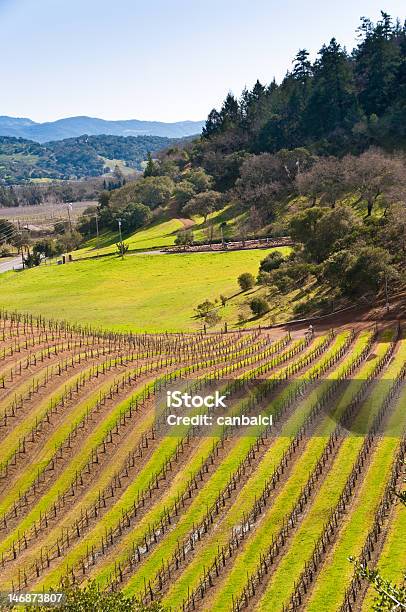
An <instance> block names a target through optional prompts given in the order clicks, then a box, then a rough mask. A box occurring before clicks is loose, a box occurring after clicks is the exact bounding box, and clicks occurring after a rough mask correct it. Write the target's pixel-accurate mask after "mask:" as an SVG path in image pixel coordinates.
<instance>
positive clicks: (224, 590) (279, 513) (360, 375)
mask: <svg viewBox="0 0 406 612" xmlns="http://www.w3.org/2000/svg"><path fill="white" fill-rule="evenodd" d="M388 347H389V344H388V343H387V342H381V343H380V344H379V345H378V346H377V348H376V351H375V358H373V359H371V360H369V361H368V362H367V363H365V364H364V365H363V366H362V367H361V368H360V370H359V371H358V372H357V374H356V375H355V376H354V377H353V379H352V381H351V382H350V384H349V386H348V387H347V389H346V391H345V393H344V394H343V396H342V397H341V399H340V401H339V403H338V406H337V408H336V410H335V418H334V420H333V419H330V418H329V417H327V419H326V420H327V422H324V421H323V422H322V423H321V425H320V431H319V433H320V435H317V436H316V435H315V436H313V437H312V438H311V439H310V440H309V442H308V444H307V445H306V448H305V450H304V451H303V453H302V455H301V457H300V459H299V462H298V465H297V466H296V467H295V470H294V472H293V473H292V474H291V476H290V477H289V479H288V481H287V482H286V484H285V486H284V487H283V488H282V490H281V491H280V492H279V493H278V494H277V496H276V498H275V500H274V503H273V505H272V506H271V507H270V508H269V510H268V511H267V512H266V514H265V515H264V516H263V517H262V520H261V521H260V523H259V525H258V527H257V529H255V530H254V531H253V532H252V533H251V534H250V536H249V537H248V539H247V540H246V541H245V544H244V546H243V547H242V549H240V552H239V554H238V555H237V556H236V558H235V561H234V565H233V566H232V568H231V570H230V571H229V572H228V573H226V575H225V576H224V578H223V580H221V581H219V583H218V584H217V586H216V588H215V592H214V593H213V594H212V595H211V598H210V604H209V605H210V606H211V607H212V609H219V610H221V609H226V608H227V607H228V606H229V605H230V602H231V599H232V595H233V594H234V595H235V594H236V593H237V594H238V592H239V590H240V588H239V587H240V585H242V584H245V581H246V576H247V573H248V574H251V573H253V572H254V571H255V568H256V566H257V564H258V561H259V555H260V553H263V552H265V551H266V550H267V549H268V547H269V545H270V543H271V541H272V537H273V536H276V534H277V533H278V531H279V530H280V528H281V526H282V522H283V519H284V517H286V516H287V515H288V513H289V511H290V509H291V508H292V507H293V506H294V504H295V503H296V500H297V499H298V497H299V496H300V493H301V490H302V488H303V486H304V485H305V484H306V482H307V480H308V476H309V473H311V471H312V470H313V468H314V466H315V465H316V463H317V460H318V458H319V457H320V455H321V453H322V452H323V448H324V446H325V443H326V441H327V439H328V436H329V434H330V433H331V431H333V429H334V427H335V425H336V419H337V418H338V417H339V415H340V414H341V413H342V411H343V410H344V409H345V407H346V406H347V405H348V403H349V402H350V401H351V399H352V397H353V396H354V394H355V393H356V392H357V390H358V388H359V387H360V386H361V384H362V381H363V380H364V379H365V378H366V377H367V376H368V374H369V373H370V372H372V371H373V369H374V367H375V365H376V362H377V359H378V357H380V356H382V355H384V354H385V353H386V351H387V350H388Z"/></svg>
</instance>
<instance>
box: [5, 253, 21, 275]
mask: <svg viewBox="0 0 406 612" xmlns="http://www.w3.org/2000/svg"><path fill="white" fill-rule="evenodd" d="M22 267H23V266H22V263H21V255H19V256H18V257H13V258H12V259H7V261H2V260H1V259H0V274H1V273H2V272H9V271H10V270H21V268H22Z"/></svg>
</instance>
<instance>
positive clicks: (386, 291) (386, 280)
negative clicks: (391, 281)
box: [385, 272, 389, 312]
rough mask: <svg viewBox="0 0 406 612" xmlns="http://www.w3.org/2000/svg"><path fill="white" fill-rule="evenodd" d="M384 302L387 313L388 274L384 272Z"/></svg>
mask: <svg viewBox="0 0 406 612" xmlns="http://www.w3.org/2000/svg"><path fill="white" fill-rule="evenodd" d="M385 301H386V312H389V295H388V273H387V272H385Z"/></svg>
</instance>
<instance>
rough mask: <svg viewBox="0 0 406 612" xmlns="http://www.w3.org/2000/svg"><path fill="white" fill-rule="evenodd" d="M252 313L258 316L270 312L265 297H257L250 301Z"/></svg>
mask: <svg viewBox="0 0 406 612" xmlns="http://www.w3.org/2000/svg"><path fill="white" fill-rule="evenodd" d="M250 308H251V310H252V313H253V314H254V315H256V316H258V317H260V316H261V315H264V314H266V313H267V312H269V304H268V302H267V301H266V299H265V298H262V297H256V298H254V299H253V300H251V302H250Z"/></svg>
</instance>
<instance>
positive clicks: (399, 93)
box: [203, 13, 406, 155]
mask: <svg viewBox="0 0 406 612" xmlns="http://www.w3.org/2000/svg"><path fill="white" fill-rule="evenodd" d="M357 33H358V37H359V43H358V45H357V47H356V48H355V49H354V50H353V51H352V53H348V52H347V51H346V49H345V48H343V47H342V46H341V45H340V44H339V42H338V41H337V40H336V39H335V38H333V39H332V40H331V41H330V42H329V43H328V44H325V45H323V47H322V48H321V49H320V51H319V53H318V56H317V58H316V60H315V61H314V62H313V63H311V62H310V60H309V52H308V51H307V50H306V49H300V50H299V51H298V53H297V55H296V57H295V58H294V61H293V67H292V69H291V70H290V71H288V72H287V75H286V77H285V78H284V80H283V81H282V83H281V84H280V85H277V84H276V82H275V81H273V82H271V83H270V85H268V86H265V85H262V84H261V83H260V82H259V81H257V82H256V84H255V86H254V88H253V89H252V91H248V90H245V91H244V92H243V94H242V96H241V98H240V99H239V100H237V99H236V98H235V97H234V96H233V95H232V94H231V93H230V94H228V96H227V97H226V99H225V101H224V104H223V106H222V108H221V109H220V111H217V110H215V109H214V110H212V111H211V113H210V115H209V117H208V120H207V122H206V126H205V128H204V131H203V132H204V135H205V137H206V147H205V150H207V149H215V150H217V151H218V150H219V149H221V151H222V152H223V153H225V154H230V153H233V152H235V151H241V150H244V151H245V150H246V151H252V152H256V153H260V152H265V151H266V152H270V153H273V152H276V151H278V150H280V149H284V148H288V149H292V148H295V147H303V146H306V147H310V148H311V149H312V150H313V151H314V152H315V153H318V154H322V155H326V154H333V155H343V154H345V153H349V152H351V153H360V152H361V151H363V150H365V149H366V148H367V147H368V146H371V145H378V146H382V147H385V148H388V149H392V148H394V147H399V146H405V144H406V141H405V137H406V121H405V119H406V61H405V53H406V38H405V27H404V25H403V26H402V25H401V24H400V22H399V21H393V19H392V18H391V17H390V16H389V15H387V14H386V13H382V18H381V20H380V21H379V22H378V23H377V24H374V23H372V22H371V21H370V20H369V19H367V18H362V20H361V25H360V27H359V28H358V31H357ZM207 140H209V141H210V142H211V143H212V146H211V147H210V146H209V145H208V144H207ZM214 143H215V144H214Z"/></svg>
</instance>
